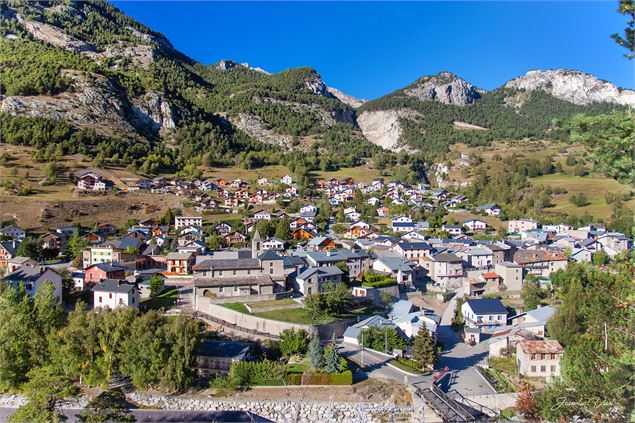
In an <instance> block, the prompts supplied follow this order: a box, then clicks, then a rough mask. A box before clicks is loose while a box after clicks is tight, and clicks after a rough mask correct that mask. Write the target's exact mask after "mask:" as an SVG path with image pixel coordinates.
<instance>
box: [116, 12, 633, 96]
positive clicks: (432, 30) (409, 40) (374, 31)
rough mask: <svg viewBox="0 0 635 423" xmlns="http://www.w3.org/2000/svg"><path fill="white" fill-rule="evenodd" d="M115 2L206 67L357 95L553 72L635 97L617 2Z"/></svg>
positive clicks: (490, 83) (484, 83)
mask: <svg viewBox="0 0 635 423" xmlns="http://www.w3.org/2000/svg"><path fill="white" fill-rule="evenodd" d="M113 3H114V4H115V5H116V6H117V7H119V8H120V9H122V10H123V11H124V12H125V13H127V14H129V15H131V16H132V17H134V18H135V19H137V20H139V21H141V22H142V23H144V24H146V25H147V26H149V27H150V28H152V29H154V30H156V31H159V32H161V33H163V34H165V35H166V36H167V37H168V39H169V40H170V41H171V42H172V43H173V44H174V46H175V47H176V48H177V49H179V50H180V51H182V52H184V53H185V54H187V55H188V56H190V57H192V58H193V59H195V60H198V61H199V62H202V63H205V64H212V63H215V62H217V61H219V60H221V59H233V60H236V61H239V62H249V64H250V65H252V66H259V67H262V68H263V69H266V70H268V71H270V72H279V71H281V70H283V69H287V68H291V67H298V66H310V67H313V68H315V69H317V70H318V72H320V74H321V75H322V78H323V79H324V81H325V82H326V83H327V84H328V85H330V86H333V87H336V88H339V89H340V90H342V91H344V92H346V93H348V94H351V95H354V96H357V97H364V98H370V99H372V98H376V97H380V96H382V95H384V94H387V93H389V92H391V91H394V90H396V89H398V88H401V87H403V86H405V85H408V84H410V83H411V82H412V81H414V80H415V79H417V78H419V77H421V76H423V75H428V74H434V73H437V72H440V71H450V72H453V73H456V74H457V75H459V76H461V77H462V78H464V79H466V80H467V81H469V82H471V83H473V84H475V85H477V86H479V87H482V88H485V89H493V88H496V87H498V86H500V85H502V84H503V83H504V82H505V81H507V80H509V79H511V78H513V77H515V76H518V75H521V74H524V73H525V72H526V71H528V70H531V69H554V68H567V69H575V70H582V71H585V72H589V73H591V74H593V75H595V76H597V77H599V78H602V79H606V80H608V81H611V82H613V83H615V84H617V85H619V86H622V87H625V88H635V76H634V75H635V72H634V71H635V61H632V62H629V61H628V60H627V59H626V58H624V57H623V53H624V52H625V51H626V50H624V49H622V48H621V47H619V46H618V45H616V44H615V42H614V41H613V40H612V39H611V38H610V34H613V33H615V32H622V30H623V28H624V26H625V22H626V18H625V17H624V16H621V15H619V14H617V12H616V7H617V1H601V2H588V1H583V2H573V1H567V2H550V1H535V2H518V1H509V2H503V1H495V2H476V1H470V2H454V1H446V2H406V3H383V2H381V3H380V2H372V3H364V2H346V3H337V2H326V3H319V2H298V3H291V2H271V3H269V2H255V3H253V2H201V1H198V2H168V1H160V2H151V1H136V2H134V1H130V2H117V1H115V2H113Z"/></svg>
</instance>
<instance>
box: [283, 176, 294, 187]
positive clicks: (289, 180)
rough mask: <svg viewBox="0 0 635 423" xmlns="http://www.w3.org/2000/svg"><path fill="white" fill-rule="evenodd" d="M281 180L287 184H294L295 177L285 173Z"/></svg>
mask: <svg viewBox="0 0 635 423" xmlns="http://www.w3.org/2000/svg"><path fill="white" fill-rule="evenodd" d="M280 182H282V183H283V184H285V185H293V178H292V177H291V176H289V175H284V176H283V177H282V178H280Z"/></svg>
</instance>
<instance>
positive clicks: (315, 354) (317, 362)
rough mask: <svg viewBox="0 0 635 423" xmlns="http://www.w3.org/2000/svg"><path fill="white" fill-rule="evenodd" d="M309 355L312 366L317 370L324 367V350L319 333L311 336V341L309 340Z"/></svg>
mask: <svg viewBox="0 0 635 423" xmlns="http://www.w3.org/2000/svg"><path fill="white" fill-rule="evenodd" d="M307 356H308V357H309V363H310V364H311V367H313V368H314V369H316V370H319V369H321V368H322V364H323V362H324V350H323V349H322V346H321V345H320V338H319V337H318V336H317V335H316V336H314V337H313V338H311V342H309V349H308V351H307Z"/></svg>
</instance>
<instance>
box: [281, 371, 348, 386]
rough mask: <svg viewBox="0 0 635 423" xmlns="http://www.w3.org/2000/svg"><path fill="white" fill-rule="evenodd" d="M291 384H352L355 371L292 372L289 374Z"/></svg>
mask: <svg viewBox="0 0 635 423" xmlns="http://www.w3.org/2000/svg"><path fill="white" fill-rule="evenodd" d="M287 384H289V385H352V384H353V372H351V371H350V370H344V371H343V372H340V373H313V374H305V375H304V376H303V375H302V374H297V373H294V374H290V375H288V376H287Z"/></svg>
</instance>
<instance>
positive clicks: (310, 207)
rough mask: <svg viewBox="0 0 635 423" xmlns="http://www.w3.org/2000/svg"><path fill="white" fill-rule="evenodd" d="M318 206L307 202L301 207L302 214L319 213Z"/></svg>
mask: <svg viewBox="0 0 635 423" xmlns="http://www.w3.org/2000/svg"><path fill="white" fill-rule="evenodd" d="M317 211H318V208H317V207H316V206H314V205H313V204H307V205H305V206H302V207H300V215H302V214H304V213H317Z"/></svg>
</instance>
